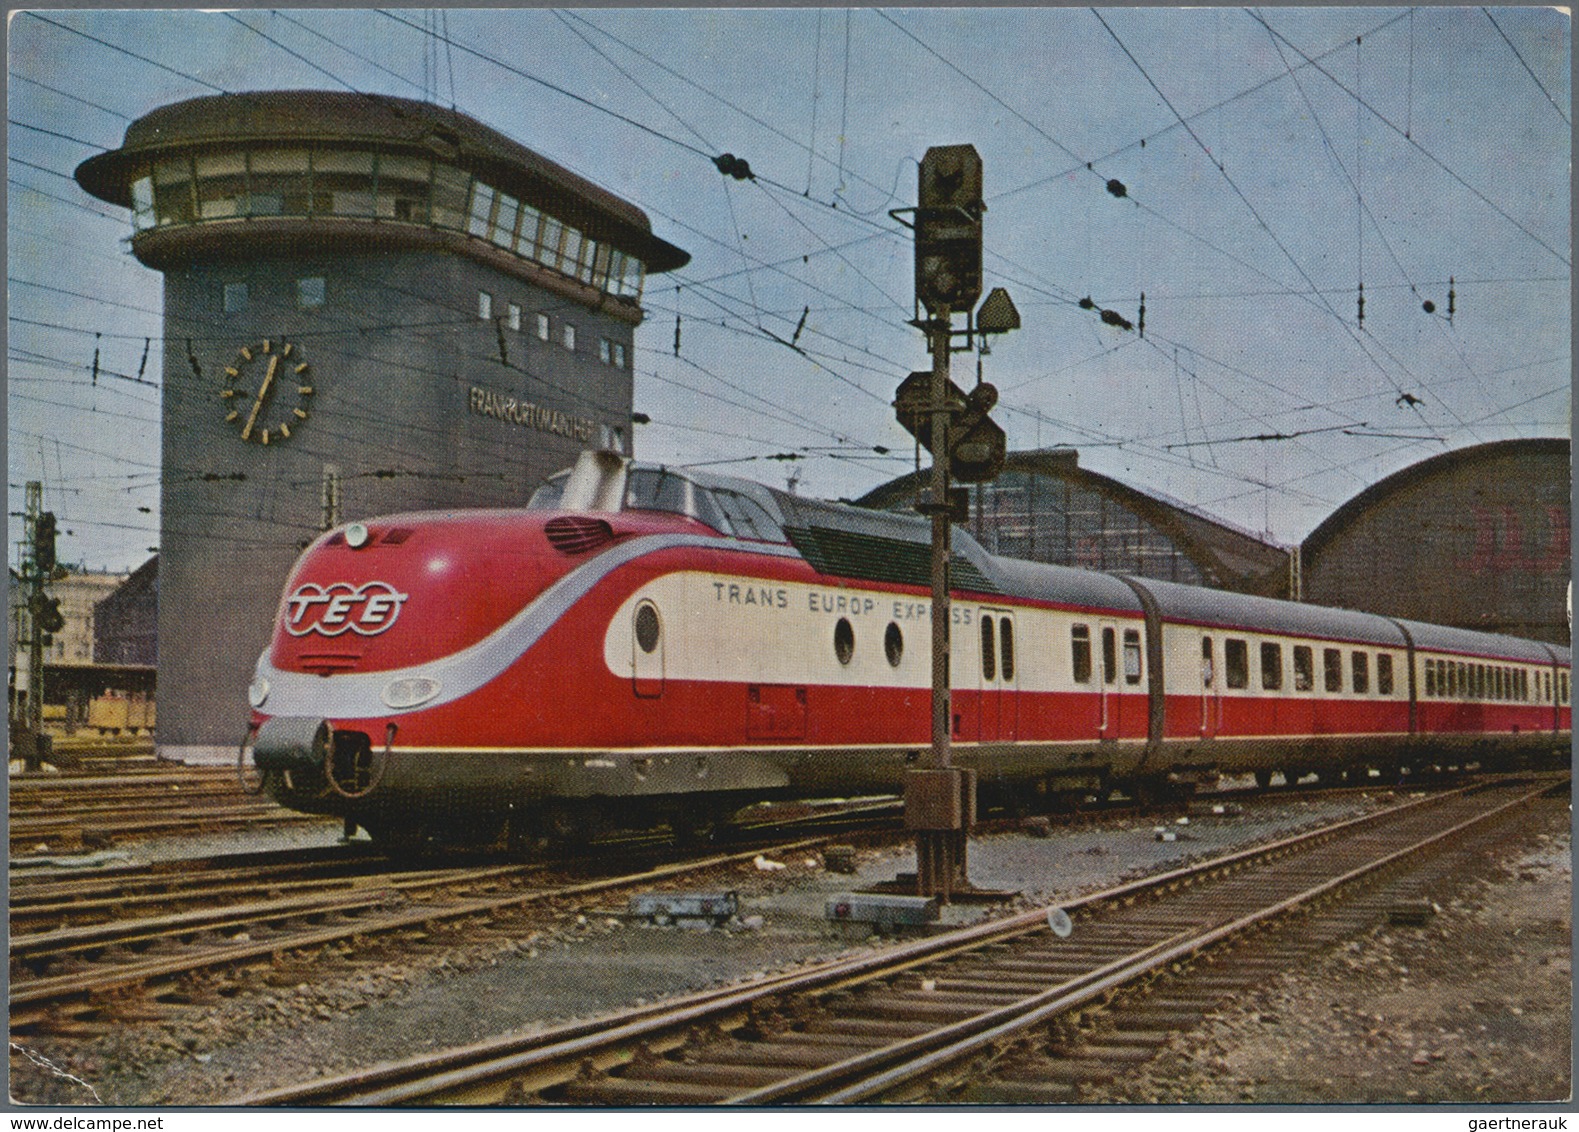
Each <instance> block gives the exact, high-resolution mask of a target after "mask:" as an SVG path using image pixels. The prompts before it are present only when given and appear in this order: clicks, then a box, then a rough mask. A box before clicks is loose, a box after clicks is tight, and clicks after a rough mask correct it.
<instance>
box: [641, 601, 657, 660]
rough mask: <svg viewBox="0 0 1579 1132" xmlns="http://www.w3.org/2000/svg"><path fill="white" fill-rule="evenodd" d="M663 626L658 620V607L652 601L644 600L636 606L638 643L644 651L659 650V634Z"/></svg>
mask: <svg viewBox="0 0 1579 1132" xmlns="http://www.w3.org/2000/svg"><path fill="white" fill-rule="evenodd" d="M661 631H662V626H661V625H660V624H659V622H658V607H657V606H656V605H654V604H653V603H652V602H650V601H644V602H642V603H641V604H640V605H638V606H637V607H636V644H637V646H638V647H639V648H640V649H641V651H642V652H646V653H650V652H655V651H657V648H658V634H659V633H660V632H661Z"/></svg>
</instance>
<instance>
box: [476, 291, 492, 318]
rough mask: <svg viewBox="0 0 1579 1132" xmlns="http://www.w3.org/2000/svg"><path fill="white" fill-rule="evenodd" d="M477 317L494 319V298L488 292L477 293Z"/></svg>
mask: <svg viewBox="0 0 1579 1132" xmlns="http://www.w3.org/2000/svg"><path fill="white" fill-rule="evenodd" d="M477 317H478V318H483V319H487V318H492V317H493V296H492V295H490V294H489V293H488V292H487V291H478V292H477Z"/></svg>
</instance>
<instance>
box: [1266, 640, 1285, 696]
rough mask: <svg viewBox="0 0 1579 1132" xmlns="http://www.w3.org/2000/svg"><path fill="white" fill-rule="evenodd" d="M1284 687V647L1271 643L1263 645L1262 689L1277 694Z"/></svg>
mask: <svg viewBox="0 0 1579 1132" xmlns="http://www.w3.org/2000/svg"><path fill="white" fill-rule="evenodd" d="M1282 686H1283V646H1282V645H1274V644H1272V643H1271V642H1270V641H1264V642H1262V644H1261V687H1263V688H1265V689H1266V690H1267V691H1269V692H1275V691H1277V690H1278V689H1279V688H1281V687H1282Z"/></svg>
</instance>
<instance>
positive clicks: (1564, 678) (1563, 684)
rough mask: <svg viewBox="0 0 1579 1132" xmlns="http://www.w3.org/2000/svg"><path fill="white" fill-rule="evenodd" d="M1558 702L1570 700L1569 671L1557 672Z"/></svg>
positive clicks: (1562, 702)
mask: <svg viewBox="0 0 1579 1132" xmlns="http://www.w3.org/2000/svg"><path fill="white" fill-rule="evenodd" d="M1557 702H1558V703H1561V704H1565V703H1567V702H1568V673H1566V672H1559V673H1558V674H1557Z"/></svg>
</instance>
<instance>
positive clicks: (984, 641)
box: [981, 617, 998, 680]
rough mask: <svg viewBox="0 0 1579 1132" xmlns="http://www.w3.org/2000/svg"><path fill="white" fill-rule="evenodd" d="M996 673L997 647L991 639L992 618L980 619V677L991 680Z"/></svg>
mask: <svg viewBox="0 0 1579 1132" xmlns="http://www.w3.org/2000/svg"><path fill="white" fill-rule="evenodd" d="M997 673H998V647H997V645H996V644H994V643H993V639H992V618H991V617H983V618H982V619H981V678H982V679H983V680H991V679H992V678H993V677H994V676H996V675H997Z"/></svg>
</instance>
